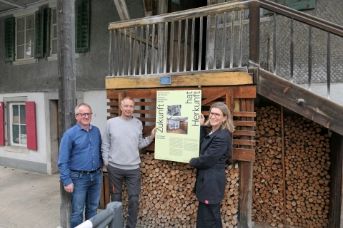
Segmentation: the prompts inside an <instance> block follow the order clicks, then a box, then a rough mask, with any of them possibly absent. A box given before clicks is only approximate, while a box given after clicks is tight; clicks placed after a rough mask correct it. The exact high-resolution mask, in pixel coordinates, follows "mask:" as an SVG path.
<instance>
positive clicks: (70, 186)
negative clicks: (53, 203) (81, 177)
mask: <svg viewBox="0 0 343 228" xmlns="http://www.w3.org/2000/svg"><path fill="white" fill-rule="evenodd" d="M64 190H65V191H66V192H68V193H72V192H73V191H74V184H73V183H71V184H69V185H67V186H64Z"/></svg>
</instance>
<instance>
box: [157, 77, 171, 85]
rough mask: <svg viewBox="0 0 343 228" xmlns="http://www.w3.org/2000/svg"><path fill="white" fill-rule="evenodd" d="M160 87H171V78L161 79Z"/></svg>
mask: <svg viewBox="0 0 343 228" xmlns="http://www.w3.org/2000/svg"><path fill="white" fill-rule="evenodd" d="M160 85H171V77H170V76H167V77H160Z"/></svg>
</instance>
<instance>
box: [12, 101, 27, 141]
mask: <svg viewBox="0 0 343 228" xmlns="http://www.w3.org/2000/svg"><path fill="white" fill-rule="evenodd" d="M21 105H23V106H25V103H23V102H13V103H9V105H8V107H9V120H10V127H9V143H10V145H11V146H21V147H26V146H27V141H26V134H20V133H21V132H20V131H21V126H24V125H25V128H26V123H25V124H22V123H20V109H18V112H19V113H18V115H19V116H18V117H17V118H18V121H19V123H18V124H15V123H13V117H14V115H13V106H19V107H20V106H21ZM24 115H25V114H24ZM24 118H26V116H24ZM13 125H19V137H20V136H24V137H25V139H23V141H21V139H20V138H19V137H18V138H19V139H18V140H19V142H15V141H14V139H13ZM25 131H26V129H25Z"/></svg>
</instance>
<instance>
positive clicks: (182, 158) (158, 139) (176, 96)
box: [155, 90, 201, 163]
mask: <svg viewBox="0 0 343 228" xmlns="http://www.w3.org/2000/svg"><path fill="white" fill-rule="evenodd" d="M200 114H201V90H172V91H157V94H156V136H155V159H161V160H168V161H176V162H184V163H188V162H189V160H190V159H191V158H193V157H198V156H199V134H200Z"/></svg>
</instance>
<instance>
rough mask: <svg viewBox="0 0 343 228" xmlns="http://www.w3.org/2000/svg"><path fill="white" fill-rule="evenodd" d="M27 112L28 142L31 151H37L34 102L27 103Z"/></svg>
mask: <svg viewBox="0 0 343 228" xmlns="http://www.w3.org/2000/svg"><path fill="white" fill-rule="evenodd" d="M25 110H26V140H27V148H28V149H29V150H37V128H36V104H35V102H34V101H26V102H25Z"/></svg>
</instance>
